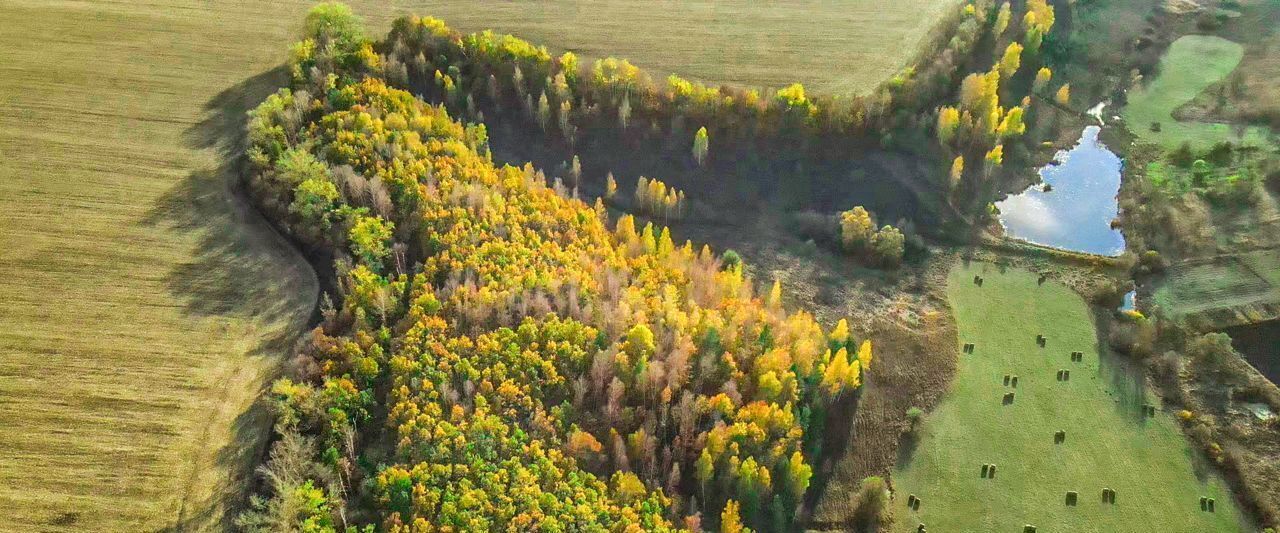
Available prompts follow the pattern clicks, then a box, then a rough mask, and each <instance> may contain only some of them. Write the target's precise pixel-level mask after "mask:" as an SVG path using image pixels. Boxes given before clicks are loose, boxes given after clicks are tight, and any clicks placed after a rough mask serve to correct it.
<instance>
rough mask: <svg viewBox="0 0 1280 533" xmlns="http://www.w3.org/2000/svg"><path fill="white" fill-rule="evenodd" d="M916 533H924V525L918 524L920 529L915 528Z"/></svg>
mask: <svg viewBox="0 0 1280 533" xmlns="http://www.w3.org/2000/svg"><path fill="white" fill-rule="evenodd" d="M916 533H925V529H924V524H920V527H917V528H916Z"/></svg>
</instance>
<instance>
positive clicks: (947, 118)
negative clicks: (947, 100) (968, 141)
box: [938, 106, 960, 144]
mask: <svg viewBox="0 0 1280 533" xmlns="http://www.w3.org/2000/svg"><path fill="white" fill-rule="evenodd" d="M959 126H960V110H959V109H956V108H954V107H951V106H943V107H942V109H939V110H938V140H939V141H942V144H950V143H951V140H952V139H954V138H955V136H956V129H957V128H958V127H959Z"/></svg>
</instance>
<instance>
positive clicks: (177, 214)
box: [143, 67, 315, 354]
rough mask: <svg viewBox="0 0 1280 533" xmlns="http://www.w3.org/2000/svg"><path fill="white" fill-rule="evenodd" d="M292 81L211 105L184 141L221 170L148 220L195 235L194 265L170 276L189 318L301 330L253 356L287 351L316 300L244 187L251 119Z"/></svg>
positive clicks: (200, 177)
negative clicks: (304, 309) (304, 308)
mask: <svg viewBox="0 0 1280 533" xmlns="http://www.w3.org/2000/svg"><path fill="white" fill-rule="evenodd" d="M286 81H287V73H286V71H285V69H284V67H279V68H275V69H272V70H269V71H267V72H263V73H261V74H258V75H256V76H253V77H251V78H248V79H246V80H244V81H242V82H240V83H238V84H236V85H235V86H232V87H230V88H228V89H226V90H224V91H222V92H221V93H219V94H218V95H217V96H215V97H214V98H213V99H212V100H210V101H209V102H208V103H207V104H206V105H205V114H204V116H203V117H202V119H201V120H200V121H199V122H197V123H196V124H194V125H192V126H191V127H190V128H188V129H187V131H185V132H184V133H183V138H182V141H183V143H184V145H185V146H186V147H188V148H191V149H196V150H214V151H215V153H216V161H217V164H216V165H214V166H213V167H212V168H203V169H198V170H196V171H194V172H192V173H190V174H188V175H187V177H186V178H185V179H183V180H182V181H181V182H180V183H178V184H177V185H175V186H174V187H173V188H172V189H170V190H169V191H168V192H166V193H165V194H164V195H162V196H161V198H160V199H159V200H158V201H157V202H156V205H155V206H153V208H152V209H151V210H150V211H149V212H148V213H147V216H146V218H145V219H144V220H143V224H145V225H151V226H159V227H164V228H167V229H170V230H173V231H176V232H180V233H184V234H189V235H195V236H196V239H197V244H196V254H195V257H194V259H193V260H192V261H190V262H186V263H183V264H180V265H177V266H176V267H174V268H173V269H172V270H171V271H170V272H169V273H168V274H167V275H166V281H167V283H168V286H169V291H170V294H171V295H172V296H173V297H174V298H175V299H176V300H178V301H180V302H182V303H183V306H184V310H185V311H186V312H187V313H188V314H190V315H193V316H198V317H228V318H240V319H250V320H253V321H254V322H255V323H257V324H287V325H289V326H295V327H284V328H277V329H280V330H282V331H279V335H269V336H268V337H269V338H267V339H265V341H264V343H263V344H262V345H261V346H259V347H258V348H257V349H256V350H254V353H259V354H261V353H265V352H270V351H274V350H279V349H280V348H286V347H288V345H289V343H290V342H292V341H291V337H292V336H293V335H295V334H296V326H297V325H301V324H295V323H297V322H300V321H299V319H298V316H299V313H298V309H299V306H300V305H307V304H308V302H309V303H310V304H311V305H314V300H315V294H314V293H315V290H314V289H313V287H314V286H315V274H314V273H313V272H312V271H311V269H310V268H309V266H308V265H307V264H306V262H305V261H303V260H302V258H301V256H300V255H299V254H298V253H297V252H296V251H295V250H294V248H293V247H292V245H291V244H290V243H289V241H288V240H287V239H285V238H284V237H283V236H281V235H280V234H279V233H278V232H276V231H275V229H273V227H272V226H271V224H270V223H269V222H268V221H267V220H266V219H265V218H264V217H263V216H262V215H261V214H260V213H258V212H257V211H256V210H255V209H254V207H253V205H252V203H251V202H250V201H249V198H248V197H247V195H246V194H245V191H244V190H243V188H242V187H241V186H240V184H241V179H240V177H241V175H242V171H243V157H242V156H243V147H244V144H245V137H246V128H245V124H246V116H247V115H246V114H247V112H248V111H249V110H250V109H252V108H253V107H254V106H256V105H257V104H258V103H260V102H261V101H262V100H264V99H265V98H266V97H267V96H268V95H269V94H271V93H273V92H275V90H276V88H278V87H280V86H282V85H283V84H284V83H285V82H286ZM302 316H303V319H305V318H306V314H303V315H302Z"/></svg>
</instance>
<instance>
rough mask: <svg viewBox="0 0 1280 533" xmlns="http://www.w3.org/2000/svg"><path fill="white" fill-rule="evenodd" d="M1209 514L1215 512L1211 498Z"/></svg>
mask: <svg viewBox="0 0 1280 533" xmlns="http://www.w3.org/2000/svg"><path fill="white" fill-rule="evenodd" d="M1209 512H1211V513H1212V512H1213V498H1209Z"/></svg>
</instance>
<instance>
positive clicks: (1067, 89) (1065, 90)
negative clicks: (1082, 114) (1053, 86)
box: [1053, 83, 1071, 107]
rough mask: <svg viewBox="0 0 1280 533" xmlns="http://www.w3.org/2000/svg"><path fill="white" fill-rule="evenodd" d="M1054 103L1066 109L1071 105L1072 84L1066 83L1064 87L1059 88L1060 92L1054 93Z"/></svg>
mask: <svg viewBox="0 0 1280 533" xmlns="http://www.w3.org/2000/svg"><path fill="white" fill-rule="evenodd" d="M1053 101H1055V102H1057V103H1058V105H1060V106H1063V107H1066V106H1068V105H1070V104H1071V84H1069V83H1064V84H1062V87H1058V92H1057V93H1054V95H1053Z"/></svg>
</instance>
